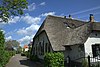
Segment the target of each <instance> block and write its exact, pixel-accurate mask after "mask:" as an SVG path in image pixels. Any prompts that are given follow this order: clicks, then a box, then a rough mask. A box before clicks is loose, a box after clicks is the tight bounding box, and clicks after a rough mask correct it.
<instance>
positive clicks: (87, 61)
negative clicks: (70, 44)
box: [65, 56, 100, 67]
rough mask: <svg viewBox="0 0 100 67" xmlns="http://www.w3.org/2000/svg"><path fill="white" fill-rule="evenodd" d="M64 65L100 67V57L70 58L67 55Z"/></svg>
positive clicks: (66, 66) (68, 66) (69, 66)
mask: <svg viewBox="0 0 100 67" xmlns="http://www.w3.org/2000/svg"><path fill="white" fill-rule="evenodd" d="M86 65H87V66H86ZM65 67H100V57H96V58H93V57H90V56H88V57H81V58H77V59H75V60H71V59H70V57H69V56H68V57H67V61H66V62H65Z"/></svg>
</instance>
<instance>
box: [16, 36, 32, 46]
mask: <svg viewBox="0 0 100 67" xmlns="http://www.w3.org/2000/svg"><path fill="white" fill-rule="evenodd" d="M33 37H34V35H32V36H25V37H23V38H21V39H19V40H18V41H19V42H20V43H21V44H23V45H25V44H29V43H30V42H31V41H32V40H33Z"/></svg>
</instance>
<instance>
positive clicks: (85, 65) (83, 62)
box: [82, 59, 88, 67]
mask: <svg viewBox="0 0 100 67" xmlns="http://www.w3.org/2000/svg"><path fill="white" fill-rule="evenodd" d="M82 67H88V61H87V59H83V61H82Z"/></svg>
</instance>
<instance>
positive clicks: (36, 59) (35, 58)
mask: <svg viewBox="0 0 100 67" xmlns="http://www.w3.org/2000/svg"><path fill="white" fill-rule="evenodd" d="M30 60H32V61H39V58H38V56H37V55H31V56H30Z"/></svg>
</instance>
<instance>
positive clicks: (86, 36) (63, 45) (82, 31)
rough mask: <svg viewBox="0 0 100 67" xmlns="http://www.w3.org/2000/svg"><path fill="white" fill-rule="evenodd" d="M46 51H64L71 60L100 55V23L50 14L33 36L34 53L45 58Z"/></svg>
mask: <svg viewBox="0 0 100 67" xmlns="http://www.w3.org/2000/svg"><path fill="white" fill-rule="evenodd" d="M46 52H63V53H64V55H65V59H66V58H67V56H69V57H70V59H71V60H75V59H77V58H81V57H87V56H88V55H90V56H91V57H99V56H100V23H99V22H95V21H94V16H93V14H90V18H89V21H81V20H76V19H73V18H72V17H71V15H69V17H68V18H66V16H64V17H58V16H51V15H48V16H47V17H46V19H45V20H44V22H43V23H42V25H41V26H40V28H39V30H38V31H37V33H36V35H35V36H34V38H33V45H32V54H33V55H37V56H38V57H39V58H40V59H43V55H44V54H45V53H46Z"/></svg>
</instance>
